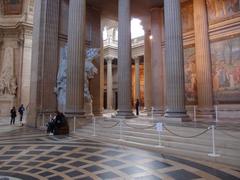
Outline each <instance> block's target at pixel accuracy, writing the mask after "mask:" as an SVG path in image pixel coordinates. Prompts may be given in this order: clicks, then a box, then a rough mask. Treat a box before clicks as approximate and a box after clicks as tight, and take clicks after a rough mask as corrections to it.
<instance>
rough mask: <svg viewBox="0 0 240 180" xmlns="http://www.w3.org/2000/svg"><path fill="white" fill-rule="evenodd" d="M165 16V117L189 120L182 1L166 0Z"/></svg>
mask: <svg viewBox="0 0 240 180" xmlns="http://www.w3.org/2000/svg"><path fill="white" fill-rule="evenodd" d="M164 16H165V43H166V45H165V47H166V61H165V62H166V86H167V87H166V88H167V89H166V95H167V109H166V111H165V116H166V117H179V118H187V115H186V110H185V97H184V96H185V84H184V58H183V40H182V25H181V13H180V1H179V0H171V1H169V0H164ZM166 22H167V23H166ZM183 120H184V119H183Z"/></svg>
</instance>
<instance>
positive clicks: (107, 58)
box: [104, 56, 114, 62]
mask: <svg viewBox="0 0 240 180" xmlns="http://www.w3.org/2000/svg"><path fill="white" fill-rule="evenodd" d="M104 59H106V61H107V62H112V61H113V59H114V57H111V56H107V57H105V58H104Z"/></svg>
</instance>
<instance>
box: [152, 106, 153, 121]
mask: <svg viewBox="0 0 240 180" xmlns="http://www.w3.org/2000/svg"><path fill="white" fill-rule="evenodd" d="M152 120H153V107H152Z"/></svg>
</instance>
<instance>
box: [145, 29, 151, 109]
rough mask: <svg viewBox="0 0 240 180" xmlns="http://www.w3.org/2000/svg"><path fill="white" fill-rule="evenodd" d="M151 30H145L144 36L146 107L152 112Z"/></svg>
mask: <svg viewBox="0 0 240 180" xmlns="http://www.w3.org/2000/svg"><path fill="white" fill-rule="evenodd" d="M149 38H150V31H149V30H145V36H144V106H145V107H144V109H145V111H147V112H151V107H152V94H151V89H152V88H151V87H152V82H151V81H152V78H151V45H150V39H149Z"/></svg>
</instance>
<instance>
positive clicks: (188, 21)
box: [181, 1, 194, 32]
mask: <svg viewBox="0 0 240 180" xmlns="http://www.w3.org/2000/svg"><path fill="white" fill-rule="evenodd" d="M181 15H182V31H183V32H187V31H191V30H193V29H194V20H193V4H192V1H188V2H185V3H182V5H181Z"/></svg>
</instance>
